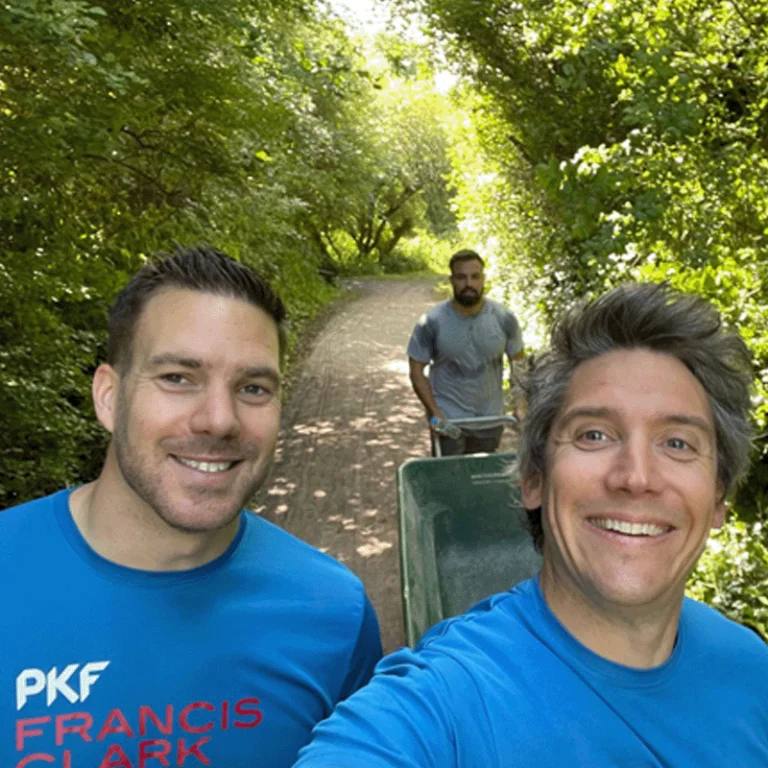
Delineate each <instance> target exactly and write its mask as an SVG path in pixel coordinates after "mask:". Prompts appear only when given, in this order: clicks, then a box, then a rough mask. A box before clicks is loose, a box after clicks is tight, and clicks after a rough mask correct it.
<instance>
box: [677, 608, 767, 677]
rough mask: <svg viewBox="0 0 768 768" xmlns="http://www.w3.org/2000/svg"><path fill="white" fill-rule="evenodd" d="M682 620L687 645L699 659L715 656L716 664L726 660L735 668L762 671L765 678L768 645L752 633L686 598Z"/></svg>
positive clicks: (724, 662)
mask: <svg viewBox="0 0 768 768" xmlns="http://www.w3.org/2000/svg"><path fill="white" fill-rule="evenodd" d="M682 620H683V621H684V622H685V630H686V632H687V633H688V635H690V640H691V641H690V643H687V645H690V646H693V647H694V648H695V649H696V652H697V654H699V655H708V656H716V657H717V658H718V660H719V661H718V664H719V665H721V666H720V668H721V669H722V665H724V664H728V663H729V660H731V662H732V663H734V664H736V665H738V666H744V665H747V666H752V667H754V668H755V669H756V670H757V669H762V670H763V674H764V675H768V645H767V644H766V643H765V642H764V641H763V640H762V638H761V637H760V636H759V635H758V634H757V633H756V632H754V631H753V630H751V629H749V628H748V627H745V626H743V625H741V624H738V623H737V622H735V621H732V620H731V619H729V618H727V617H726V616H724V615H723V614H722V613H720V612H719V611H717V610H716V609H715V608H712V607H711V606H709V605H705V604H704V603H700V602H698V601H696V600H691V599H690V598H686V599H685V601H684V603H683V614H682Z"/></svg>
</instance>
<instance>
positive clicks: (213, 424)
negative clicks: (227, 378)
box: [190, 384, 240, 437]
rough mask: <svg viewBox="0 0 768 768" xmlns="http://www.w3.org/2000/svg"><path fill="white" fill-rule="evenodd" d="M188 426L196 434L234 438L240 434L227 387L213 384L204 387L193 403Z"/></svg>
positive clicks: (230, 393)
mask: <svg viewBox="0 0 768 768" xmlns="http://www.w3.org/2000/svg"><path fill="white" fill-rule="evenodd" d="M190 426H191V429H192V431H193V432H195V433H197V434H208V435H213V436H214V437H236V436H237V435H238V434H239V433H240V420H239V418H238V414H237V404H236V402H235V399H234V396H233V393H232V392H231V391H230V389H229V387H226V386H223V385H222V386H218V385H214V384H211V385H210V386H208V387H206V388H205V389H204V390H203V391H202V392H201V393H200V396H199V398H198V399H197V402H196V403H195V410H194V412H193V414H192V418H191V420H190Z"/></svg>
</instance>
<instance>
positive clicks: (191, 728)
mask: <svg viewBox="0 0 768 768" xmlns="http://www.w3.org/2000/svg"><path fill="white" fill-rule="evenodd" d="M195 709H205V710H208V712H214V711H215V710H216V707H214V706H213V704H209V703H208V702H207V701H195V702H193V703H192V704H189V705H188V706H186V707H184V709H182V710H181V712H180V714H179V725H181V727H182V728H183V729H184V730H185V731H187V733H205V732H206V731H210V730H211V728H213V720H211V721H210V722H208V723H206V724H205V725H197V726H195V725H190V724H189V720H188V719H187V718H188V717H189V713H190V712H192V711H193V710H195Z"/></svg>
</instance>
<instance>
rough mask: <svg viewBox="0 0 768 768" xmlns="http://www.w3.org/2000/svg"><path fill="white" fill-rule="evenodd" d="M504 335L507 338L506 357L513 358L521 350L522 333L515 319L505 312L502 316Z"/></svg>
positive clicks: (508, 312)
mask: <svg viewBox="0 0 768 768" xmlns="http://www.w3.org/2000/svg"><path fill="white" fill-rule="evenodd" d="M503 324H504V333H505V335H506V337H507V347H506V351H507V357H514V356H515V355H517V354H519V353H520V352H522V350H523V332H522V331H521V330H520V323H518V321H517V318H516V317H515V316H514V315H513V314H512V313H511V312H510V311H508V310H507V312H505V314H504V320H503Z"/></svg>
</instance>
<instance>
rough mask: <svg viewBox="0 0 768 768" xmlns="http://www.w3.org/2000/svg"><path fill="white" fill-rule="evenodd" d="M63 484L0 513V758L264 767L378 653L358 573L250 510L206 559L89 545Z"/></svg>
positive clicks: (303, 737)
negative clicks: (159, 558)
mask: <svg viewBox="0 0 768 768" xmlns="http://www.w3.org/2000/svg"><path fill="white" fill-rule="evenodd" d="M68 501H69V491H62V492H60V493H57V494H55V495H53V496H50V497H47V498H45V499H40V500H38V501H34V502H31V503H29V504H24V505H21V506H18V507H15V508H13V509H9V510H7V511H5V512H2V513H0V590H1V591H0V615H1V616H2V624H0V766H1V767H2V768H26V766H30V768H38V766H40V768H43V766H53V767H54V768H117V767H119V768H139V766H142V768H143V767H144V766H146V768H154V766H158V767H159V766H187V768H198V767H199V766H204V765H206V766H208V765H209V766H214V768H260V767H262V766H263V768H278V767H281V766H290V765H291V764H292V763H293V762H294V761H295V759H296V755H297V753H298V751H299V749H300V748H301V747H302V746H303V745H304V744H306V743H307V741H308V740H309V736H310V733H311V730H312V728H313V726H314V725H315V724H316V723H317V722H318V721H319V720H322V719H323V718H324V717H327V716H328V715H329V714H330V712H331V711H332V710H333V708H334V706H335V705H336V703H337V702H338V701H340V700H341V699H344V698H345V697H346V696H348V695H350V694H351V693H352V692H353V691H355V690H356V689H357V688H358V687H359V686H360V685H362V684H364V683H365V682H366V681H367V680H368V679H369V677H370V675H371V673H372V670H373V667H374V666H375V664H376V662H377V661H378V660H379V658H380V657H381V645H380V640H379V631H378V625H377V622H376V617H375V615H374V612H373V608H372V607H371V604H370V603H369V601H368V599H367V597H366V596H365V593H364V591H363V587H362V584H361V583H360V581H359V580H358V579H357V578H356V577H355V576H354V575H353V574H352V573H351V572H350V571H348V570H347V569H346V568H345V567H344V566H342V565H340V564H339V563H337V562H336V561H335V560H333V559H332V558H330V557H328V556H326V555H324V554H322V553H321V552H318V551H317V550H315V549H313V548H312V547H310V546H308V545H307V544H304V543H303V542H301V541H299V540H298V539H296V538H294V537H293V536H291V535H290V534H288V533H286V532H285V531H283V530H281V529H280V528H278V527H277V526H274V525H272V524H270V523H268V522H266V521H265V520H263V519H261V518H259V517H258V516H256V515H254V514H252V513H249V512H243V513H241V518H240V528H239V531H238V534H237V536H236V537H235V539H234V541H233V542H232V544H231V545H230V547H229V548H228V549H227V551H226V552H224V554H222V555H221V556H220V557H219V558H217V559H216V560H214V561H213V562H211V563H208V564H207V565H204V566H202V567H199V568H195V569H193V570H188V571H180V572H148V571H139V570H134V569H130V568H125V567H123V566H119V565H116V564H115V563H112V562H110V561H108V560H105V559H104V558H102V557H100V556H99V555H98V554H96V553H95V552H94V551H93V550H92V549H91V548H90V547H89V546H88V544H87V543H86V541H85V540H84V539H83V537H82V536H81V534H80V532H79V531H78V529H77V527H76V526H75V524H74V522H73V520H72V516H71V513H70V510H69V504H68Z"/></svg>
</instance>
